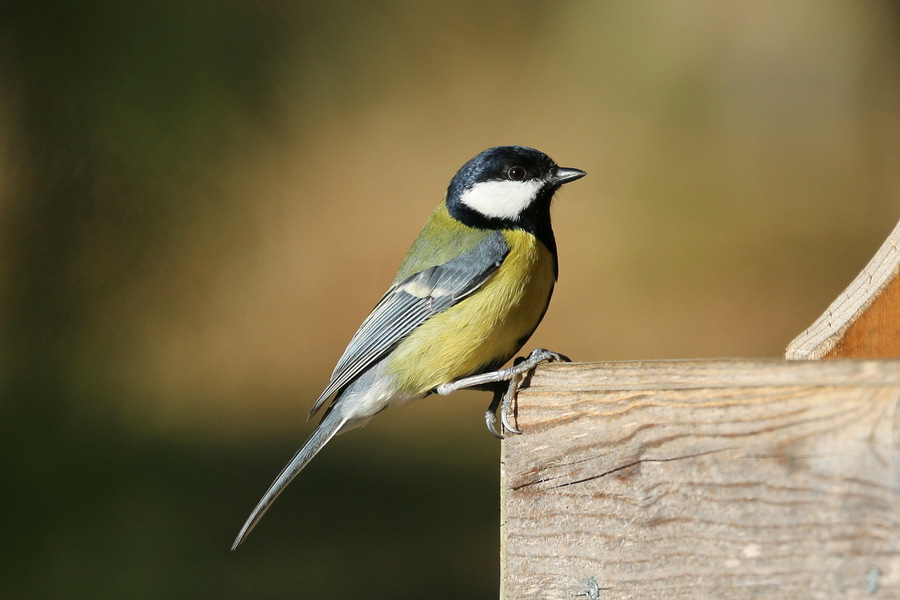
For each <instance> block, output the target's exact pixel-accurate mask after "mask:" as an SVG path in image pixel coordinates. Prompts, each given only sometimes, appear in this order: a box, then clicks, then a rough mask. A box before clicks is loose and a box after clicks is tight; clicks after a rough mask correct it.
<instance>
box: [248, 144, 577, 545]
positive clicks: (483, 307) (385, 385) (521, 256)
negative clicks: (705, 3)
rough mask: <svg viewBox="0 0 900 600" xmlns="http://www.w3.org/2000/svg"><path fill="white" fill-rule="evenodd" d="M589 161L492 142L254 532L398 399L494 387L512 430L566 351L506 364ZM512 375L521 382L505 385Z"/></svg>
mask: <svg viewBox="0 0 900 600" xmlns="http://www.w3.org/2000/svg"><path fill="white" fill-rule="evenodd" d="M585 175H586V173H585V171H582V170H580V169H574V168H566V167H560V166H558V165H557V164H556V163H555V162H553V160H552V159H550V157H549V156H547V155H546V154H544V153H543V152H540V151H538V150H535V149H534V148H529V147H525V146H497V147H493V148H489V149H487V150H485V151H483V152H481V153H480V154H478V155H477V156H475V157H474V158H472V159H471V160H469V161H468V162H466V163H465V164H464V165H463V166H462V167H461V168H460V169H459V171H458V172H457V173H456V175H454V177H453V178H452V179H451V181H450V185H449V186H448V188H447V192H446V194H445V195H444V199H443V200H442V202H441V203H440V204H438V206H437V208H436V209H435V210H434V212H433V213H432V214H431V216H430V217H429V218H428V220H427V221H426V223H425V226H424V227H423V228H422V231H421V232H420V233H419V235H418V237H417V238H416V239H415V241H414V242H413V244H412V247H411V248H410V251H409V253H408V254H407V255H406V258H405V259H404V260H403V262H402V264H401V265H400V269H399V270H398V272H397V276H396V277H395V278H394V280H393V282H392V284H391V286H390V287H389V288H388V290H387V292H386V293H385V294H384V296H383V297H382V298H381V300H380V301H379V302H378V303H377V304H376V305H375V308H374V309H373V310H372V312H371V313H370V314H369V315H368V316H367V317H366V318H365V320H364V321H363V322H362V325H360V327H359V329H358V330H357V332H356V333H355V334H354V335H353V337H352V338H351V340H350V343H349V344H348V346H347V348H346V350H345V351H344V353H343V355H342V356H341V358H340V359H339V360H338V362H337V365H336V366H335V368H334V372H333V373H332V375H331V379H330V380H329V382H328V384H327V385H326V386H325V389H324V390H323V391H322V393H321V394H320V395H319V397H318V399H317V400H316V402H315V403H314V404H313V407H312V409H311V410H310V412H309V418H311V417H312V416H313V415H315V414H316V413H317V412H318V411H319V410H320V409H322V408H323V407H324V406H325V404H326V402H328V400H329V399H331V402H330V403H329V404H328V406H327V408H326V409H325V412H324V416H323V417H322V419H321V421H320V422H319V425H318V426H317V427H316V429H315V430H314V431H313V433H312V434H311V435H310V437H309V438H308V439H307V441H306V442H305V443H304V444H303V446H302V447H301V448H300V450H298V451H297V453H296V454H295V455H294V457H293V458H292V459H291V460H290V462H289V463H288V464H287V466H285V467H284V469H283V470H282V471H281V473H280V474H279V475H278V477H277V478H276V479H275V481H274V482H273V483H272V485H271V486H270V487H269V489H268V491H266V493H265V495H263V497H262V499H261V500H260V501H259V503H258V504H257V505H256V507H255V508H254V509H253V511H252V512H251V514H250V516H249V517H248V518H247V520H246V522H245V523H244V525H243V527H242V528H241V529H240V532H239V533H238V535H237V537H236V538H235V540H234V544H233V545H232V547H231V549H232V550H235V549H237V548H238V546H240V545H241V544H242V543H243V541H244V540H245V539H246V537H247V535H248V534H249V533H250V532H251V531H252V529H253V528H254V527H255V526H256V524H257V523H258V522H259V520H260V519H261V518H262V516H263V514H264V513H265V512H266V510H268V508H269V506H271V504H272V502H274V500H275V499H276V498H277V497H278V495H279V494H280V493H281V492H282V490H284V488H285V487H286V486H287V485H288V484H289V483H290V482H291V480H292V479H293V478H294V477H295V476H296V475H297V474H298V473H299V472H300V471H301V470H302V469H303V468H304V467H305V466H306V465H307V464H308V463H309V461H310V460H312V458H313V457H314V456H315V455H316V454H317V453H318V452H319V451H320V450H321V449H322V448H323V447H324V446H325V444H327V443H328V442H329V441H330V440H331V439H332V438H333V437H334V436H335V435H336V434H337V433H340V432H344V431H348V430H350V429H353V428H356V427H360V426H362V425H365V424H366V423H367V422H368V421H369V420H370V419H371V418H372V417H373V416H375V415H376V414H378V413H379V412H381V411H382V410H384V409H385V408H387V407H388V406H398V405H402V404H406V403H408V402H411V401H414V400H418V399H420V398H424V397H425V396H427V395H429V394H432V393H437V394H439V395H446V394H449V393H451V392H453V391H455V390H457V389H461V388H464V387H475V388H476V389H485V390H490V391H494V400H493V401H492V402H491V406H490V407H489V408H488V411H487V412H486V414H485V420H486V422H487V424H488V428H489V429H490V431H491V432H492V433H494V434H495V435H497V436H498V437H501V436H502V434H501V433H498V432H497V430H496V427H495V419H496V417H495V411H496V410H497V408H498V406H499V405H500V402H501V400H502V408H501V430H506V431H509V432H513V433H520V432H519V431H518V430H517V429H516V428H515V427H513V426H512V424H511V423H510V420H509V413H510V406H511V401H512V399H513V397H514V395H515V391H516V390H517V388H518V384H519V382H520V381H521V380H522V378H523V377H524V374H526V373H527V372H528V371H529V370H530V369H532V368H534V366H536V365H537V364H538V363H540V362H543V361H548V360H567V358H566V357H564V356H562V355H560V354H557V353H554V352H549V351H547V350H543V349H537V350H535V351H534V352H532V353H531V354H530V355H529V356H528V358H527V359H524V360H519V361H517V363H516V364H514V365H513V366H512V367H509V368H507V369H500V367H502V366H503V365H504V364H506V363H507V362H508V361H509V360H510V359H511V358H512V357H513V356H515V354H516V353H517V352H518V351H519V350H520V349H521V348H522V346H523V345H524V344H525V343H526V342H527V341H528V339H529V338H530V337H531V334H532V333H533V332H534V330H535V329H536V328H537V326H538V324H539V323H540V322H541V320H542V319H543V317H544V314H545V313H546V311H547V306H548V305H549V302H550V296H551V295H552V293H553V288H554V286H555V284H556V279H557V276H558V274H559V261H558V258H557V249H556V240H555V238H554V235H553V228H552V226H551V220H550V205H551V202H552V200H553V198H554V195H555V194H556V192H557V190H559V188H560V187H561V186H562V185H563V184H566V183H569V182H571V181H575V180H576V179H580V178H581V177H584V176H585ZM504 381H509V385H508V387H507V389H506V390H505V392H504V391H502V386H501V387H498V385H499V384H501V383H502V382H504Z"/></svg>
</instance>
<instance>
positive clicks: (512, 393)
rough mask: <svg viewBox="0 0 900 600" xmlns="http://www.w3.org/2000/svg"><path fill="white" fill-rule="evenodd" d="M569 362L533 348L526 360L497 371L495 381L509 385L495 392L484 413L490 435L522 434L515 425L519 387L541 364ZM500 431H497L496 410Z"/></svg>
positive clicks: (566, 359) (559, 356)
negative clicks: (506, 382) (505, 382)
mask: <svg viewBox="0 0 900 600" xmlns="http://www.w3.org/2000/svg"><path fill="white" fill-rule="evenodd" d="M557 361H559V362H570V360H569V358H568V357H567V356H564V355H562V354H559V353H557V352H551V351H550V350H545V349H544V348H535V349H534V350H532V351H531V354H529V355H528V358H524V357H519V358H518V359H516V362H515V363H514V364H513V366H512V367H510V368H508V369H503V370H500V371H497V372H496V373H497V375H498V378H497V381H505V380H508V381H509V385H508V386H507V387H506V390H505V391H502V390H496V391H495V392H494V399H493V400H492V401H491V405H490V406H489V407H488V409H487V411H485V413H484V420H485V423H486V424H487V428H488V431H490V432H491V435H493V436H494V437H496V438H498V439H501V440H502V439H503V438H504V437H505V435H504V434H506V433H515V434H520V433H522V432H521V431H520V430H519V429H518V428H517V427H516V426H515V425H513V420H514V419H515V413H516V408H515V401H516V398H517V396H518V393H519V387H520V386H521V385H522V382H523V381H525V377H526V376H527V375H528V374H529V373H530V372H531V371H532V370H533V369H534V368H535V367H536V366H538V365H539V364H541V363H542V362H557ZM498 408H499V417H500V418H499V421H500V429H499V431H498V429H497V421H498V418H497V416H498V410H497V409H498Z"/></svg>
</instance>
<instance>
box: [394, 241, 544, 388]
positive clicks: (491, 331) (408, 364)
mask: <svg viewBox="0 0 900 600" xmlns="http://www.w3.org/2000/svg"><path fill="white" fill-rule="evenodd" d="M503 237H504V239H505V241H506V243H507V245H508V246H509V248H510V251H509V254H508V255H507V256H506V258H505V259H504V261H503V263H502V264H501V265H500V268H499V269H497V271H496V272H495V273H494V274H493V275H491V277H490V278H489V279H488V280H487V281H486V282H485V283H484V285H482V287H481V288H479V289H478V291H476V292H475V293H474V294H472V295H471V296H469V297H467V298H465V299H464V300H463V301H462V302H460V303H459V304H456V305H455V306H452V307H450V308H448V309H447V310H445V311H444V312H442V313H439V314H437V315H435V316H434V317H432V318H430V319H428V320H427V321H425V322H424V323H422V325H420V326H419V327H418V328H416V329H415V330H414V331H413V332H412V333H411V334H410V335H409V336H408V337H407V338H406V339H404V340H403V341H402V342H401V343H400V344H399V345H398V346H397V348H396V349H395V350H394V352H393V353H392V355H391V358H390V360H389V362H388V364H387V365H386V372H387V373H388V374H391V375H393V376H395V377H396V385H397V386H398V387H399V389H402V390H404V391H407V392H410V393H413V394H417V395H419V394H421V395H424V394H426V393H428V392H429V391H431V390H433V389H434V388H436V387H437V386H439V385H441V384H442V383H447V382H450V381H453V380H455V379H458V378H460V377H464V376H466V375H471V374H474V373H478V372H481V371H483V370H485V369H487V368H493V367H498V366H499V365H502V364H503V363H505V362H506V361H507V360H509V359H510V358H511V357H512V356H513V355H514V354H515V353H516V352H518V350H519V348H521V347H522V344H524V343H525V341H527V339H528V337H529V336H530V335H531V333H532V332H533V331H534V329H535V328H536V327H537V325H538V323H540V321H541V318H542V317H543V315H544V311H545V310H546V308H547V303H548V302H549V301H550V295H551V294H552V293H553V286H554V283H555V281H556V276H555V269H554V260H553V256H552V255H551V254H550V251H549V250H548V249H547V248H546V247H545V246H544V244H542V243H541V242H540V241H538V239H537V238H536V237H534V236H533V235H531V234H529V233H526V232H524V231H518V230H510V231H504V232H503Z"/></svg>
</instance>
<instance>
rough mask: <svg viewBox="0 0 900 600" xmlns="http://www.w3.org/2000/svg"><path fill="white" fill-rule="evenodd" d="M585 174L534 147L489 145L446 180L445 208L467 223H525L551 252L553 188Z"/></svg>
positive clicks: (492, 225)
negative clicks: (569, 167) (557, 162)
mask: <svg viewBox="0 0 900 600" xmlns="http://www.w3.org/2000/svg"><path fill="white" fill-rule="evenodd" d="M584 175H585V172H584V171H581V170H578V169H567V168H564V167H559V166H557V164H556V163H555V162H553V161H552V160H551V159H550V157H549V156H547V155H546V154H544V153H543V152H540V151H538V150H535V149H534V148H526V147H524V146H497V147H496V148H489V149H488V150H485V151H484V152H482V153H481V154H479V155H478V156H476V157H475V158H473V159H472V160H470V161H469V162H467V163H466V164H465V165H463V167H462V168H461V169H460V170H459V171H458V172H457V173H456V175H455V176H454V177H453V179H452V180H451V181H450V187H449V188H448V189H447V210H449V211H450V214H451V215H452V216H453V217H454V218H456V219H458V220H459V221H461V222H462V223H465V224H466V225H469V226H471V227H480V228H485V229H523V230H525V231H528V232H530V233H533V234H534V235H535V236H537V237H538V239H540V240H541V241H542V242H544V245H546V246H547V247H548V248H549V249H550V250H551V251H552V252H554V253H555V251H556V243H555V241H554V239H553V230H552V228H551V225H550V203H551V201H552V200H553V194H554V193H555V192H556V190H558V189H559V187H560V186H561V185H563V184H564V183H568V182H570V181H575V180H576V179H580V178H581V177H584Z"/></svg>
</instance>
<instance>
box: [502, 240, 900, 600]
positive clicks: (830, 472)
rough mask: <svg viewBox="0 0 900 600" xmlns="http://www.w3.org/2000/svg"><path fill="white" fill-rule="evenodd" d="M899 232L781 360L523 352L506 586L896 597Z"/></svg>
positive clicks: (511, 456) (651, 593)
mask: <svg viewBox="0 0 900 600" xmlns="http://www.w3.org/2000/svg"><path fill="white" fill-rule="evenodd" d="M898 244H900V226H898V228H897V229H895V230H894V232H893V233H892V234H891V236H890V237H889V238H888V240H887V242H886V243H885V244H884V246H882V248H881V249H880V250H879V251H878V253H877V254H876V255H875V257H874V258H873V259H872V261H871V262H870V263H869V265H868V266H867V267H866V268H865V269H864V270H863V272H862V273H861V274H860V275H859V276H858V277H857V278H856V279H855V280H854V281H853V283H852V284H851V285H850V286H849V287H848V288H847V290H846V291H844V293H842V294H841V295H840V296H839V297H838V299H837V300H835V302H834V303H833V304H832V305H831V306H830V307H829V309H828V310H827V311H826V312H825V314H823V315H822V317H821V318H819V319H818V320H817V321H816V322H815V323H814V324H813V325H812V326H811V327H810V328H809V329H808V330H807V331H805V332H804V333H803V334H802V335H800V336H799V337H798V338H797V339H796V340H794V341H793V342H792V343H791V344H790V345H789V346H788V349H787V352H786V357H787V359H788V360H778V359H768V360H687V361H646V362H641V361H638V362H610V363H593V364H552V365H547V366H544V367H541V368H540V369H538V371H537V372H536V373H535V374H534V376H533V377H532V379H531V381H530V383H529V385H528V387H527V389H523V390H522V391H521V392H520V394H519V397H518V425H519V428H520V429H521V430H522V431H523V432H524V433H523V434H522V435H514V436H510V437H507V438H506V439H505V440H504V442H503V451H502V461H501V463H502V464H501V595H500V596H501V598H503V599H506V600H525V599H554V600H556V599H562V598H565V599H569V598H588V599H591V600H593V599H599V598H603V599H604V600H607V599H614V598H726V599H727V598H900V439H898V429H900V410H898V400H900V360H896V358H897V357H900V335H898V333H900V287H898V286H900V284H898V282H897V272H898V267H900V252H898ZM817 358H842V359H851V360H799V359H817Z"/></svg>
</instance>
